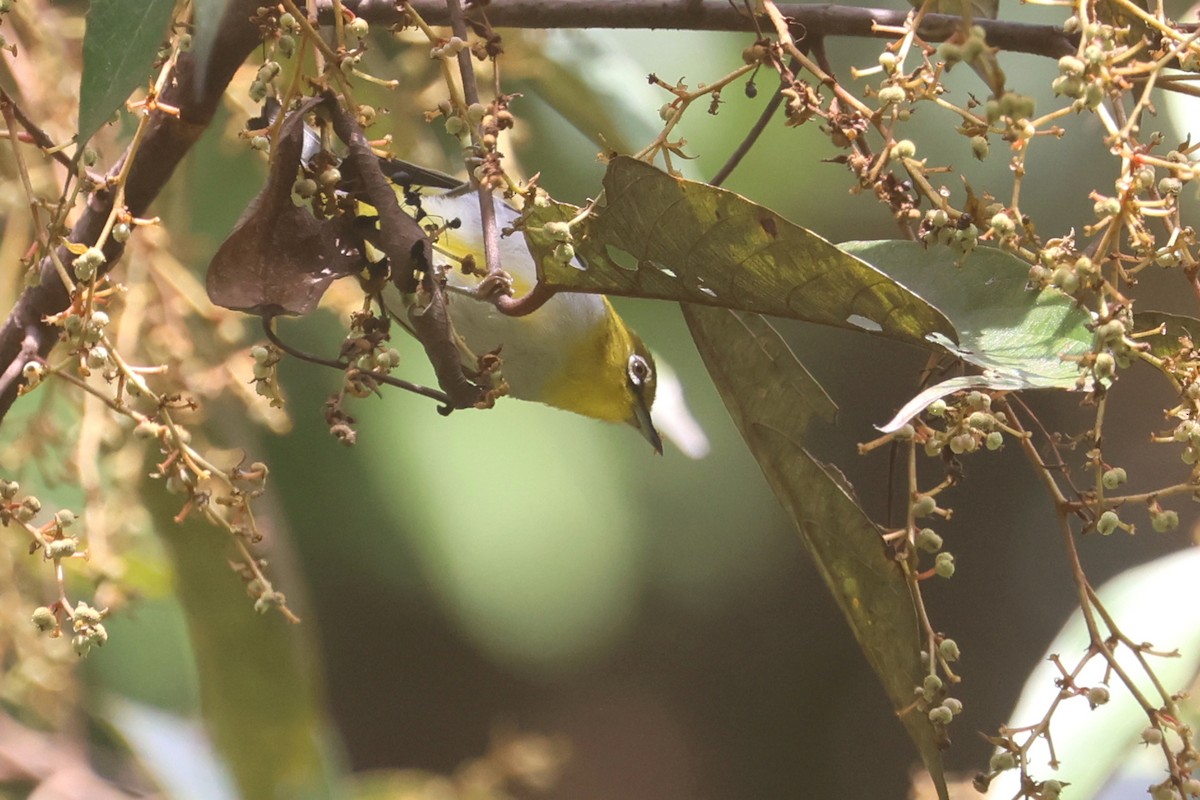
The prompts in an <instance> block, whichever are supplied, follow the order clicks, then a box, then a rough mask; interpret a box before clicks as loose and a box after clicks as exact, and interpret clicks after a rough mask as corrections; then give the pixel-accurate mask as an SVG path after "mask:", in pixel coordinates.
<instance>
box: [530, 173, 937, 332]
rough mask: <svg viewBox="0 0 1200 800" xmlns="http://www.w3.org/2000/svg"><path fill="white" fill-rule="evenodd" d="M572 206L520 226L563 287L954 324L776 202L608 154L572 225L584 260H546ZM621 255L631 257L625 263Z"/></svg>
mask: <svg viewBox="0 0 1200 800" xmlns="http://www.w3.org/2000/svg"><path fill="white" fill-rule="evenodd" d="M575 211H576V209H573V208H572V207H569V206H556V205H553V204H552V205H551V206H550V207H548V208H539V207H536V206H535V207H533V208H531V210H530V216H529V223H530V224H527V226H526V238H527V240H528V242H529V246H530V250H531V251H532V252H533V254H534V256H535V258H536V259H537V260H538V262H539V264H541V267H542V271H543V274H542V277H543V278H544V279H545V281H546V282H547V283H549V284H551V285H553V286H557V287H559V288H561V289H566V290H568V291H585V292H601V293H604V294H614V295H626V296H631V297H649V298H656V299H665V300H681V301H686V302H690V303H697V304H701V305H709V306H721V307H724V308H734V309H739V310H742V311H753V312H756V313H760V314H770V315H773V316H780V317H791V318H793V319H800V320H806V321H809V322H817V323H821V324H825V325H834V326H837V327H840V328H849V329H851V330H868V331H871V332H875V333H880V334H882V335H884V336H888V337H890V338H894V339H899V340H901V341H906V342H910V343H916V344H924V343H925V337H926V336H927V335H929V334H930V333H934V332H937V333H941V334H943V335H946V336H949V335H950V334H951V332H952V330H953V328H952V327H951V326H950V324H949V322H948V321H947V320H946V318H945V317H944V316H943V315H942V314H941V313H940V312H939V311H938V309H936V308H934V307H932V306H930V305H929V303H927V302H925V301H924V300H922V299H921V298H920V297H917V296H916V295H914V294H913V293H912V292H910V291H909V290H908V289H906V288H905V287H904V286H902V285H900V284H899V283H897V282H896V281H894V280H892V279H890V278H889V277H887V276H886V275H884V274H882V273H881V272H879V271H878V270H876V269H874V268H873V267H871V266H870V265H869V264H865V263H863V262H862V261H860V260H858V259H857V258H854V257H852V256H850V255H847V254H846V253H844V252H842V251H840V250H839V249H838V248H837V247H835V246H834V245H832V244H830V243H829V242H827V241H826V240H824V239H822V238H821V237H820V236H817V235H816V234H815V233H812V232H811V231H807V230H805V229H804V228H801V227H799V226H797V225H794V224H792V223H791V222H789V221H788V220H786V219H784V218H783V217H781V216H779V215H778V214H776V213H775V212H774V211H771V210H770V209H768V208H764V207H763V206H760V205H758V204H756V203H752V202H750V201H749V200H747V199H745V198H744V197H741V196H739V195H736V194H734V193H733V192H729V191H726V190H724V189H718V188H715V187H713V186H709V185H707V184H704V183H697V182H695V181H687V180H683V179H682V178H675V177H672V176H670V175H668V174H667V173H665V172H662V171H661V170H658V169H656V168H654V167H652V166H650V165H648V164H644V163H642V162H640V161H636V160H634V159H631V158H624V157H622V158H616V159H613V161H612V162H611V163H610V164H609V166H608V172H607V174H606V175H605V177H604V203H603V205H602V206H600V207H599V209H598V211H597V213H596V214H595V215H594V216H592V217H589V218H588V219H587V220H585V221H584V222H583V223H581V225H580V229H579V230H576V231H575V236H574V238H575V250H576V253H577V254H578V255H579V256H580V257H581V258H582V260H583V262H584V263H585V264H586V265H587V267H586V269H579V268H578V267H577V266H576V265H575V264H573V263H563V262H561V261H559V260H556V259H555V258H553V256H552V255H550V254H551V253H552V252H553V249H554V246H555V244H556V242H555V241H554V240H553V237H551V236H549V235H548V234H547V233H546V232H545V231H544V230H542V229H541V227H540V225H541V224H543V223H545V222H549V221H558V220H563V219H569V218H570V217H572V216H574V214H575ZM622 254H625V257H628V258H631V259H632V261H633V262H634V264H635V265H636V266H634V267H633V268H630V269H627V268H625V267H623V266H621V264H620V263H619V262H620V260H621V258H622ZM926 346H927V345H926Z"/></svg>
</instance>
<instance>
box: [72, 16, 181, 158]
mask: <svg viewBox="0 0 1200 800" xmlns="http://www.w3.org/2000/svg"><path fill="white" fill-rule="evenodd" d="M174 10H175V0H92V7H91V10H89V11H88V17H87V33H86V34H85V35H84V37H83V75H82V77H81V78H80V81H79V142H80V144H81V145H82V144H83V143H84V142H86V141H87V140H88V139H91V138H92V135H93V134H94V133H95V132H96V131H98V130H100V126H101V125H103V124H104V123H105V122H107V121H108V119H109V118H110V117H111V116H112V115H113V112H114V111H116V110H117V109H118V108H120V107H121V104H122V103H124V102H125V100H126V99H127V98H128V97H129V95H130V94H131V93H132V92H133V90H134V89H136V88H137V87H138V86H140V85H142V84H143V83H145V82H146V80H147V79H148V78H149V76H150V66H151V64H153V63H154V57H155V55H156V54H157V53H158V48H159V46H160V45H161V44H162V42H163V36H164V35H165V34H166V32H167V24H168V23H169V22H170V21H171V13H172V12H173V11H174Z"/></svg>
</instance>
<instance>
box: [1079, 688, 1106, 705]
mask: <svg viewBox="0 0 1200 800" xmlns="http://www.w3.org/2000/svg"><path fill="white" fill-rule="evenodd" d="M1084 696H1085V697H1087V700H1088V703H1089V704H1091V706H1092V708H1095V707H1096V706H1102V705H1104V704H1105V703H1107V702H1108V698H1109V694H1108V687H1107V686H1093V687H1092V688H1090V689H1088V690H1087V691H1086V692H1084Z"/></svg>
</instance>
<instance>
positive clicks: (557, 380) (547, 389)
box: [536, 298, 662, 453]
mask: <svg viewBox="0 0 1200 800" xmlns="http://www.w3.org/2000/svg"><path fill="white" fill-rule="evenodd" d="M602 299H603V301H604V311H605V313H604V315H603V317H602V318H601V320H600V321H599V322H598V323H597V324H594V325H593V326H592V327H591V330H590V331H588V333H587V334H586V335H585V336H583V337H581V338H580V339H579V340H578V341H577V342H576V343H575V344H574V345H573V346H572V347H571V348H570V350H571V352H570V355H569V356H568V358H567V359H566V360H565V362H564V364H563V368H562V370H561V372H559V373H558V374H557V375H555V376H554V377H552V378H551V379H550V380H548V381H547V383H546V385H545V386H544V388H543V390H542V392H541V393H540V396H539V397H537V398H536V399H538V400H541V401H542V402H544V403H546V404H548V405H552V406H555V407H556V408H562V409H565V410H567V411H573V412H575V413H576V414H583V415H584V416H588V417H593V418H595V419H602V420H607V421H609V422H624V423H626V424H629V425H632V426H633V427H634V428H636V429H637V430H638V432H639V433H641V434H642V436H643V437H644V438H645V439H646V441H648V442H650V444H651V445H652V446H653V447H654V450H655V451H656V452H658V453H662V438H661V437H660V436H659V435H658V431H657V430H656V429H655V427H654V422H653V420H652V419H651V418H650V409H651V407H653V405H654V395H655V392H656V390H657V388H658V375H657V371H656V369H655V366H654V357H653V356H652V355H650V349H649V348H647V347H646V345H645V344H644V343H643V342H642V340H641V338H640V337H639V336H638V335H637V334H636V333H634V332H633V330H631V329H630V328H629V326H628V325H626V324H625V321H624V320H623V319H621V317H620V316H618V315H617V313H616V311H615V310H614V309H613V308H612V306H611V305H610V304H609V302H608V300H607V298H602Z"/></svg>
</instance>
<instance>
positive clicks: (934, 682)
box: [921, 675, 942, 697]
mask: <svg viewBox="0 0 1200 800" xmlns="http://www.w3.org/2000/svg"><path fill="white" fill-rule="evenodd" d="M921 688H922V689H923V690H924V691H925V696H926V697H933V696H934V695H935V694H937V693H938V692H940V691H941V690H942V679H941V678H939V677H938V676H937V675H926V676H925V680H924V681H923V682H922V684H921Z"/></svg>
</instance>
